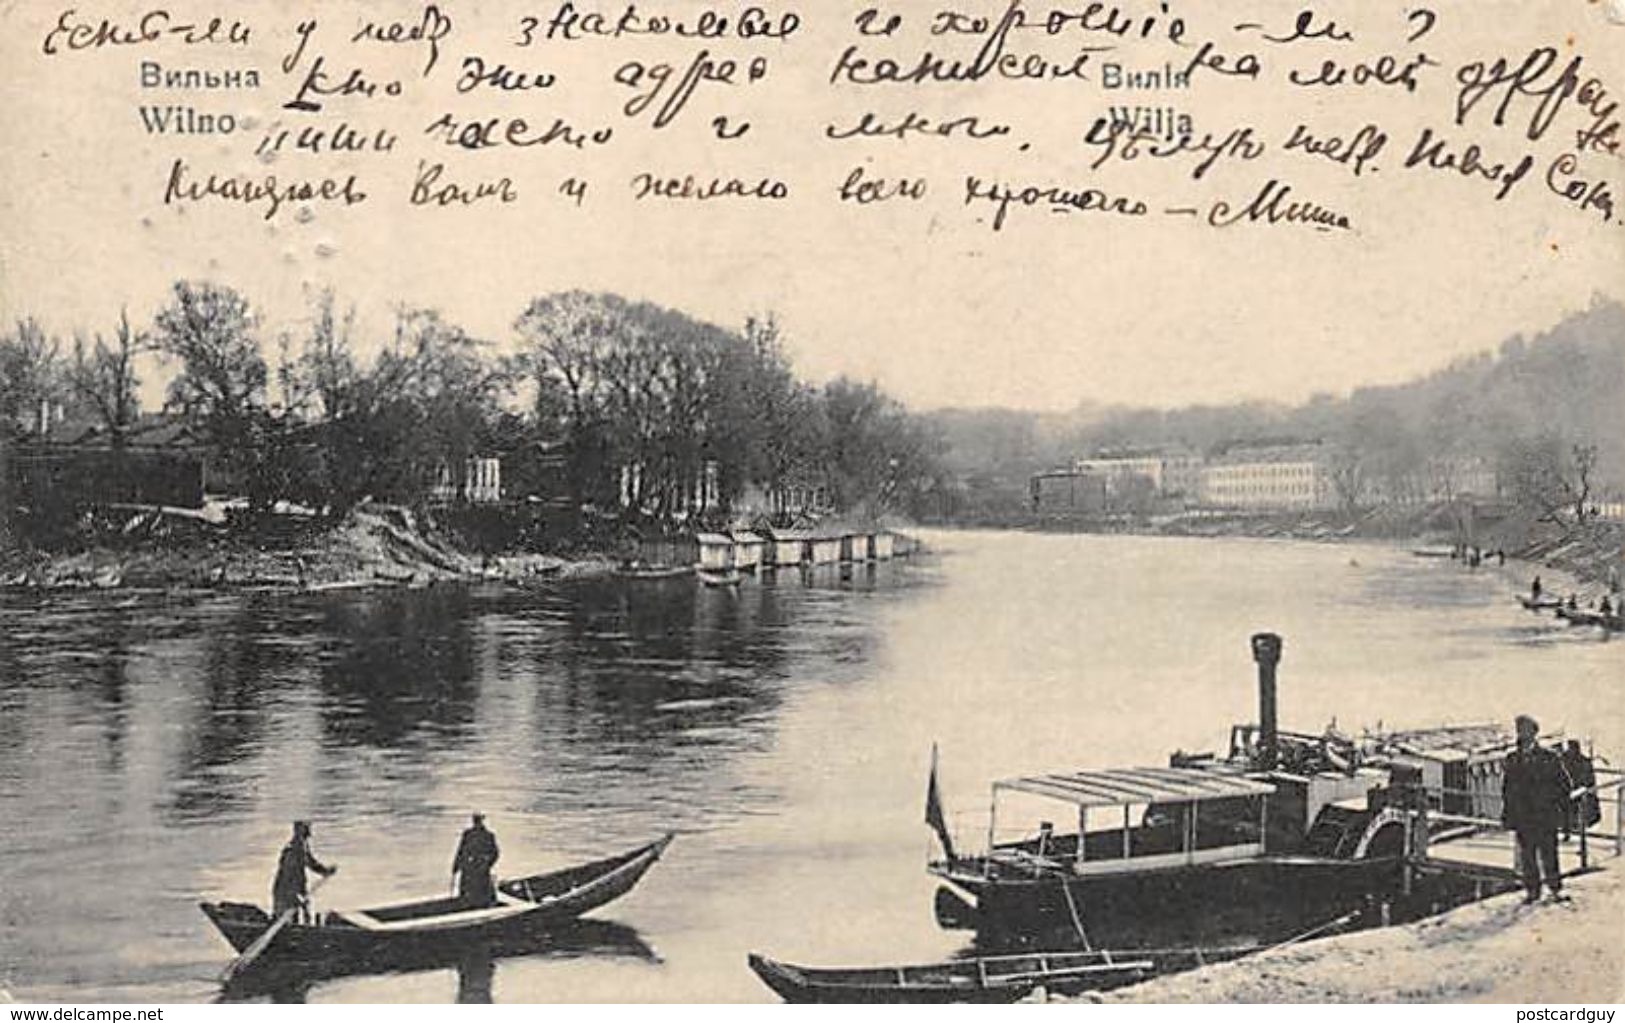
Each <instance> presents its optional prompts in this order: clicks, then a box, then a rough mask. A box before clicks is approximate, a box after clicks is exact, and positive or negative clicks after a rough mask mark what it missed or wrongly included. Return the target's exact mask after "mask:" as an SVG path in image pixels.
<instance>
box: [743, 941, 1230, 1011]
mask: <svg viewBox="0 0 1625 1023" xmlns="http://www.w3.org/2000/svg"><path fill="white" fill-rule="evenodd" d="M1255 951H1257V948H1256V947H1250V946H1248V947H1235V948H1222V949H1209V950H1201V949H1177V950H1155V951H1143V952H1142V951H1133V950H1131V951H1122V952H1113V951H1106V950H1096V951H1092V952H1042V953H1039V952H1034V953H1024V954H1020V955H1002V956H981V957H976V958H966V959H950V960H946V961H944V962H939V963H930V964H926V965H920V966H875V967H856V968H834V969H826V968H813V967H807V966H797V965H794V964H792V963H782V962H779V961H778V960H776V959H770V958H768V957H767V956H764V955H759V954H756V953H752V954H751V955H750V957H749V959H748V962H749V963H750V968H751V969H752V970H753V971H755V973H756V976H758V977H760V978H761V979H762V983H764V984H766V985H767V986H768V987H770V988H772V989H773V991H774V992H776V993H777V994H778V996H779V997H780V998H783V999H784V1000H785V1001H787V1002H813V1003H822V1004H855V1003H872V1002H927V1003H943V1002H980V1003H994V1004H997V1003H1002V1002H1015V1001H1020V1000H1021V999H1023V998H1026V997H1027V996H1028V995H1031V994H1032V993H1033V992H1034V991H1036V990H1038V989H1039V988H1043V989H1044V990H1045V991H1046V992H1049V993H1051V994H1054V993H1067V994H1075V993H1077V992H1080V991H1105V990H1109V989H1111V988H1117V987H1123V986H1126V985H1128V984H1137V983H1139V982H1140V981H1143V980H1147V979H1149V978H1151V977H1153V976H1156V975H1158V974H1161V973H1171V972H1175V971H1177V970H1184V969H1191V968H1194V967H1196V966H1199V965H1204V964H1207V963H1215V962H1222V961H1224V960H1226V959H1236V958H1240V957H1241V956H1244V955H1248V954H1250V953H1252V952H1255Z"/></svg>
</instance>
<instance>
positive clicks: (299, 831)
mask: <svg viewBox="0 0 1625 1023" xmlns="http://www.w3.org/2000/svg"><path fill="white" fill-rule="evenodd" d="M293 832H294V834H296V835H308V834H310V821H294V822H293Z"/></svg>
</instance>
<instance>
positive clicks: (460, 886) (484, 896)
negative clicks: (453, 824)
mask: <svg viewBox="0 0 1625 1023" xmlns="http://www.w3.org/2000/svg"><path fill="white" fill-rule="evenodd" d="M500 855H501V852H500V851H499V850H498V849H497V836H495V835H493V834H491V832H490V831H489V830H487V829H486V827H485V815H484V814H482V813H477V814H475V815H474V819H473V821H472V823H470V824H469V826H468V828H467V830H465V831H464V832H463V837H462V839H461V840H460V841H459V842H458V843H457V855H456V856H454V857H452V861H451V872H452V875H453V876H455V877H456V878H457V897H458V898H459V899H461V900H462V901H463V903H464V904H465V905H468V906H489V905H491V904H492V903H494V902H496V900H497V893H496V885H494V884H493V883H492V882H491V868H492V867H494V866H496V863H497V857H498V856H500Z"/></svg>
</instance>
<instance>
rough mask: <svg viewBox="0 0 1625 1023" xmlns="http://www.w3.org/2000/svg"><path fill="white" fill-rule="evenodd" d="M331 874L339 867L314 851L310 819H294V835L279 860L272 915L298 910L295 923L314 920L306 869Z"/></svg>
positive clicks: (275, 917)
mask: <svg viewBox="0 0 1625 1023" xmlns="http://www.w3.org/2000/svg"><path fill="white" fill-rule="evenodd" d="M307 867H308V868H309V869H311V870H314V871H315V872H316V873H318V874H320V875H322V876H323V877H327V876H329V875H330V874H332V873H333V872H335V871H336V870H338V868H337V867H329V866H327V865H326V864H324V863H322V862H321V861H320V860H318V859H317V858H316V857H315V855H314V854H313V853H312V852H311V851H310V822H309V821H294V822H293V838H291V839H289V840H288V844H287V845H285V846H283V847H282V855H280V856H279V857H277V861H276V880H275V881H272V882H271V918H272V919H273V920H276V919H280V918H281V916H282V914H283V913H286V912H287V911H289V910H293V911H294V912H295V914H296V915H295V917H294V922H295V923H304V922H307V921H308V920H309V919H310V896H309V891H310V890H309V888H308V887H307V886H306V884H305V869H306V868H307Z"/></svg>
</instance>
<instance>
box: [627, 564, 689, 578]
mask: <svg viewBox="0 0 1625 1023" xmlns="http://www.w3.org/2000/svg"><path fill="white" fill-rule="evenodd" d="M693 574H694V566H693V565H643V566H635V567H627V568H621V569H617V570H616V571H615V575H616V577H617V578H620V579H626V580H629V581H632V582H663V581H665V580H667V579H686V578H688V577H689V576H691V575H693Z"/></svg>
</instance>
